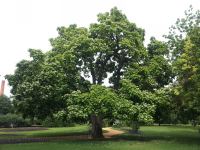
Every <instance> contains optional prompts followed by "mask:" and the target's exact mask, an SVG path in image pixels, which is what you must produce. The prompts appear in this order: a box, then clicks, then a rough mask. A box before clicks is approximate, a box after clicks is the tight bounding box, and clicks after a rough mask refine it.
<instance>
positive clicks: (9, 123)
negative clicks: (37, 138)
mask: <svg viewBox="0 0 200 150" xmlns="http://www.w3.org/2000/svg"><path fill="white" fill-rule="evenodd" d="M30 125H31V124H30V121H29V120H27V119H23V118H22V117H21V116H20V115H16V114H6V115H0V127H3V128H8V127H27V126H30Z"/></svg>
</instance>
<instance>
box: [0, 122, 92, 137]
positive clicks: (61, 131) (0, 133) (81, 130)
mask: <svg viewBox="0 0 200 150" xmlns="http://www.w3.org/2000/svg"><path fill="white" fill-rule="evenodd" d="M88 129H89V127H88V126H86V125H84V126H76V127H67V128H66V127H62V128H48V129H47V130H38V131H20V132H14V131H13V132H5V131H4V129H0V139H11V138H12V139H13V138H26V137H56V136H66V135H80V134H88Z"/></svg>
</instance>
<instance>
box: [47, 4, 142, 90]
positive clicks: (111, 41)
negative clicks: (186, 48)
mask: <svg viewBox="0 0 200 150" xmlns="http://www.w3.org/2000/svg"><path fill="white" fill-rule="evenodd" d="M97 17H98V19H97V20H98V23H94V24H91V25H90V27H89V29H86V28H82V27H81V28H78V27H77V26H76V25H71V26H69V27H67V28H66V27H60V28H58V34H59V36H58V37H56V38H54V39H51V40H50V41H51V44H52V46H53V51H55V52H57V53H59V54H63V53H66V52H69V51H70V52H72V53H73V55H74V56H76V57H77V60H76V64H77V65H78V66H79V69H80V70H81V71H82V72H83V74H84V78H85V79H87V78H88V77H91V78H92V84H102V83H103V82H104V79H106V78H108V75H111V76H110V77H109V81H110V83H113V85H114V88H115V89H118V88H119V81H120V79H121V77H122V75H123V72H124V70H126V68H127V67H128V66H129V64H130V62H136V61H139V60H140V58H142V57H143V56H144V55H145V49H144V47H143V41H144V31H143V30H142V29H140V28H138V27H137V26H136V25H135V24H134V23H131V22H129V21H128V19H127V18H126V16H125V15H124V14H122V12H121V11H119V10H118V9H117V8H113V9H111V11H110V12H106V13H101V14H99V15H98V16H97Z"/></svg>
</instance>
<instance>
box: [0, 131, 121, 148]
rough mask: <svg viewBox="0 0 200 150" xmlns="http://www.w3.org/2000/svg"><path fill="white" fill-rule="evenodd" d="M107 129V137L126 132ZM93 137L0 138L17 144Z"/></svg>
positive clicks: (6, 142) (1, 140) (0, 142)
mask: <svg viewBox="0 0 200 150" xmlns="http://www.w3.org/2000/svg"><path fill="white" fill-rule="evenodd" d="M103 130H105V131H107V132H106V133H104V134H103V135H104V138H105V139H110V138H112V137H113V136H116V135H120V134H122V133H124V132H123V131H120V130H115V129H112V128H111V127H108V128H103ZM88 139H91V137H90V136H89V135H72V136H59V137H33V138H31V137H27V138H12V139H0V144H16V143H33V142H50V141H63V140H88Z"/></svg>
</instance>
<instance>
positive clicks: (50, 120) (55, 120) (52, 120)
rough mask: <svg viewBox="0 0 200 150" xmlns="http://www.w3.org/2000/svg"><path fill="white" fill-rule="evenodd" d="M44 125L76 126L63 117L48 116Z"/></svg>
mask: <svg viewBox="0 0 200 150" xmlns="http://www.w3.org/2000/svg"><path fill="white" fill-rule="evenodd" d="M42 125H43V126H44V127H66V126H74V124H73V123H68V122H66V121H63V120H62V119H59V118H55V117H53V118H51V117H47V118H46V119H45V120H44V121H43V122H42Z"/></svg>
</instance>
